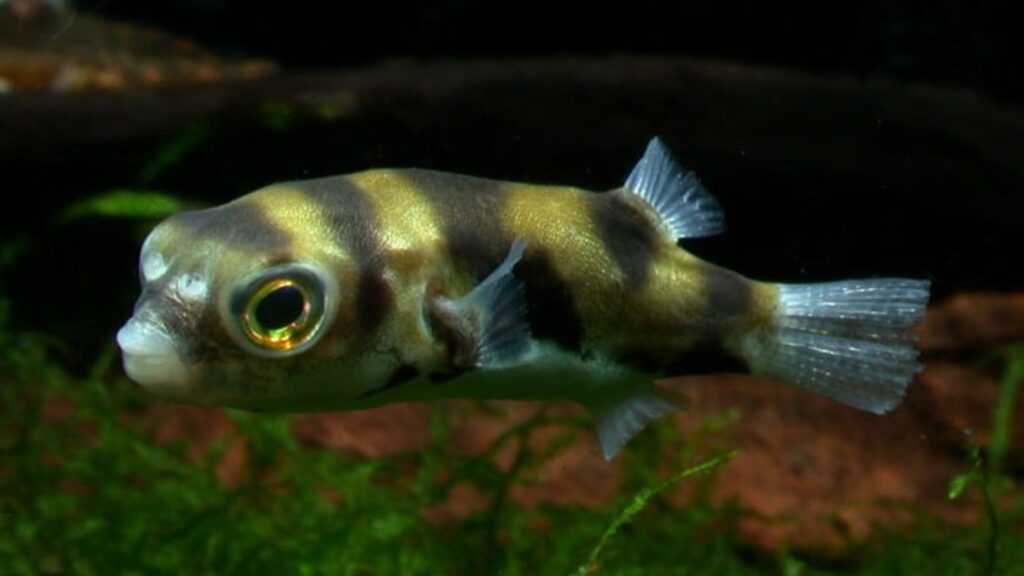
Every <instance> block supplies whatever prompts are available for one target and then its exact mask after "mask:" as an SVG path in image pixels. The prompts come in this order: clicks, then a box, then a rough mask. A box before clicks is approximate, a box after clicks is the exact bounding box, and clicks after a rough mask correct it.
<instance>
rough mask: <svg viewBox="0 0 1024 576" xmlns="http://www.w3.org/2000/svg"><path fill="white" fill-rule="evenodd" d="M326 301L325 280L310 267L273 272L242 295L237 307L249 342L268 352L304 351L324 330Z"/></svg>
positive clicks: (273, 353) (275, 353)
mask: <svg viewBox="0 0 1024 576" xmlns="http://www.w3.org/2000/svg"><path fill="white" fill-rule="evenodd" d="M326 300H327V296H326V294H325V290H324V288H323V285H322V282H321V281H320V279H319V278H318V277H317V275H316V274H313V273H311V271H310V270H307V269H304V268H299V267H296V268H291V269H287V268H286V269H284V270H273V271H270V272H268V273H267V274H264V275H262V276H261V277H260V278H257V279H256V280H255V281H254V282H252V283H250V284H249V287H248V289H247V290H245V291H244V292H243V294H242V301H240V302H239V304H241V306H239V307H238V308H239V309H240V310H239V311H240V318H239V320H240V322H239V323H240V324H241V326H240V327H241V329H242V330H241V331H242V333H243V334H244V336H245V340H247V341H248V342H247V343H248V344H254V345H255V346H256V349H257V350H259V351H262V352H263V353H265V354H269V355H274V356H278V355H289V354H294V353H298V352H301V351H302V350H305V349H306V348H308V347H309V346H311V345H312V344H313V342H314V338H315V337H316V336H317V335H318V334H319V333H320V332H322V328H323V327H324V324H325V322H324V318H325V315H326V314H325V312H326V310H327V308H328V302H327V301H326ZM250 347H251V346H250Z"/></svg>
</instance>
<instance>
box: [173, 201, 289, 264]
mask: <svg viewBox="0 0 1024 576" xmlns="http://www.w3.org/2000/svg"><path fill="white" fill-rule="evenodd" d="M167 222H168V225H169V226H170V227H171V228H172V229H173V230H177V231H179V232H180V233H184V235H185V236H186V237H187V238H189V239H190V240H193V241H195V240H198V241H204V240H211V241H215V242H219V243H222V244H223V245H224V246H226V247H227V248H231V249H238V250H244V251H247V252H256V253H260V254H263V255H278V254H281V253H284V252H286V251H287V250H288V247H289V245H290V244H291V239H290V237H289V236H288V234H286V233H285V232H283V231H282V230H280V229H278V228H277V226H275V225H274V224H273V223H272V222H271V221H270V220H268V219H267V217H266V215H265V214H264V212H263V209H262V208H260V207H259V206H257V205H255V204H252V203H249V202H232V203H228V204H224V205H222V206H217V207H215V208H208V209H206V210H196V211H192V212H181V213H178V214H175V215H174V216H171V217H170V218H169V219H168V220H167Z"/></svg>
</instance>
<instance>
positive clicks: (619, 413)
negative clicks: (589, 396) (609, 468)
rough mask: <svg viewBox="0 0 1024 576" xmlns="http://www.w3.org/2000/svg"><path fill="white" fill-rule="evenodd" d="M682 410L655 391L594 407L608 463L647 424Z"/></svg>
mask: <svg viewBox="0 0 1024 576" xmlns="http://www.w3.org/2000/svg"><path fill="white" fill-rule="evenodd" d="M678 408H679V406H678V405H676V404H675V403H674V402H672V401H671V400H668V399H667V398H663V397H661V396H659V395H658V394H656V393H655V392H654V391H653V390H650V389H648V390H641V391H638V392H635V393H633V394H631V395H629V396H625V397H621V398H620V399H618V400H616V401H609V402H604V403H597V404H592V405H591V406H590V409H591V411H592V412H593V415H594V425H595V427H596V429H597V439H598V441H600V443H601V452H602V453H603V454H604V458H605V460H611V459H612V458H614V457H615V455H616V454H618V453H619V450H620V449H621V448H622V446H623V445H625V444H626V442H628V441H629V439H630V438H632V437H633V436H636V435H637V434H638V433H640V431H641V430H643V429H644V427H646V426H647V424H648V423H650V422H652V421H654V420H657V419H658V418H660V417H661V416H663V415H664V414H666V413H668V412H672V411H673V410H677V409H678Z"/></svg>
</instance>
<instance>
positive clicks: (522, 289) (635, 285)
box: [117, 138, 929, 459]
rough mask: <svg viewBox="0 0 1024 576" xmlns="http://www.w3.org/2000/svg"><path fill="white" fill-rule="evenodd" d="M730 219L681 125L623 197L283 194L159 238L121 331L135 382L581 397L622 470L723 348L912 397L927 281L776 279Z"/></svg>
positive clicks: (557, 192) (638, 170) (473, 184)
mask: <svg viewBox="0 0 1024 576" xmlns="http://www.w3.org/2000/svg"><path fill="white" fill-rule="evenodd" d="M723 229H724V220H723V216H722V212H721V210H720V207H719V204H718V202H717V201H716V200H715V199H714V198H713V197H712V196H711V194H709V193H708V192H707V190H706V189H705V188H704V186H703V185H702V184H701V183H700V181H699V180H698V178H697V177H696V175H695V174H694V173H693V172H691V171H688V170H686V169H683V168H681V167H680V166H679V165H678V164H677V163H676V162H675V160H674V159H673V158H672V156H671V154H670V152H669V151H668V149H667V148H666V146H665V145H664V144H663V143H662V142H661V140H659V139H658V138H655V139H654V140H652V141H651V142H650V144H649V145H648V147H647V150H646V152H645V154H644V155H643V157H642V158H641V159H640V161H639V163H638V164H637V165H636V167H635V168H634V169H633V171H632V172H631V173H630V174H629V176H628V178H626V181H625V183H624V184H623V185H622V186H620V187H618V188H615V189H612V190H609V191H606V192H602V193H596V192H590V191H586V190H582V189H579V188H574V187H564V186H543V185H533V184H521V183H511V182H502V181H496V180H488V179H483V178H478V177H472V176H464V175H459V174H452V173H444V172H436V171H430V170H422V169H378V170H369V171H365V172H359V173H355V174H349V175H345V176H335V177H328V178H320V179H313V180H305V181H298V182H286V183H280V184H273V185H271V186H267V187H265V188H262V189H260V190H257V191H255V192H252V193H250V194H248V195H246V196H243V197H241V198H238V199H236V200H234V201H232V202H229V203H227V204H224V205H221V206H218V207H214V208H210V209H206V210H198V211H192V212H184V213H179V214H176V215H174V216H171V217H170V218H168V219H167V220H165V221H164V222H162V223H160V224H159V225H158V226H157V227H156V228H155V229H154V230H153V231H152V232H151V233H150V235H149V237H148V238H147V239H146V241H145V243H144V245H143V246H142V252H141V257H140V272H141V280H142V295H141V297H140V298H139V300H138V302H137V304H136V306H135V312H134V315H133V316H132V318H131V319H130V320H129V321H128V323H127V324H125V326H124V327H123V328H121V330H120V331H119V332H118V334H117V341H118V343H119V345H120V347H121V350H122V351H123V360H124V368H125V371H126V372H127V374H128V376H129V377H130V378H132V379H133V380H135V381H136V382H138V383H139V384H140V385H142V386H143V387H144V388H145V389H146V390H148V391H150V392H152V393H154V394H156V395H158V396H161V397H164V398H167V399H171V400H175V401H182V402H188V403H197V404H204V405H221V406H231V407H236V408H242V409H248V410H255V411H292V412H305V411H332V410H357V409H365V408H371V407H376V406H381V405H384V404H390V403H394V402H410V401H424V400H432V399H440V398H475V399H505V400H568V401H574V402H577V403H579V404H582V405H583V406H585V407H587V408H588V409H589V410H590V411H591V413H592V415H593V420H594V422H595V427H596V430H597V437H598V440H599V441H600V445H601V449H602V452H603V454H604V456H605V457H606V458H607V459H611V458H612V457H614V456H615V455H616V453H617V452H618V451H619V450H620V448H621V447H622V446H623V444H624V443H625V442H627V441H628V440H629V439H630V438H631V437H632V436H633V435H635V434H636V433H638V432H639V431H640V430H642V429H643V428H644V427H645V426H646V424H647V423H649V422H650V421H652V420H654V419H656V418H659V417H660V416H662V415H663V414H665V413H666V412H669V411H671V410H674V409H676V408H677V407H678V405H677V404H676V403H675V402H673V401H672V400H671V398H670V397H668V396H666V395H665V393H664V392H663V391H661V390H660V389H656V388H655V387H654V381H655V379H658V378H662V377H669V376H675V375H682V374H688V373H692V372H694V371H696V370H698V369H700V368H701V367H706V366H707V365H708V363H709V360H710V359H722V360H727V361H728V364H723V366H725V365H728V366H729V367H730V369H732V368H735V367H737V366H741V367H743V368H745V369H747V370H749V371H750V372H752V373H754V374H759V375H764V376H768V377H774V378H776V379H780V380H783V381H786V382H789V383H792V384H794V385H796V386H799V387H801V388H804V389H806V390H809V391H812V392H816V393H820V394H824V395H826V396H829V397H831V398H833V399H835V400H838V401H839V402H842V403H845V404H848V405H850V406H853V407H856V408H860V409H863V410H867V411H870V412H874V413H879V414H880V413H884V412H886V411H888V410H890V409H892V408H894V407H895V406H896V405H897V404H899V402H900V400H901V399H902V397H903V395H904V393H905V390H906V388H907V386H908V385H909V383H910V381H911V380H912V379H913V377H914V374H915V373H916V372H918V371H919V370H920V368H921V365H920V363H919V362H918V354H917V350H916V348H915V342H916V340H915V337H914V334H913V332H912V331H911V328H912V327H913V325H914V324H915V323H917V322H918V321H919V320H920V319H921V317H922V315H923V312H924V309H925V305H926V303H927V300H928V293H929V284H928V282H927V281H922V280H909V279H896V278H885V279H865V280H846V281H838V282H829V283H818V284H776V283H770V282H760V281H754V280H751V279H748V278H746V277H744V276H742V275H740V274H738V273H736V272H733V271H731V270H728V269H725V268H722V267H719V266H716V265H714V264H711V263H709V262H706V261H704V260H702V259H700V258H698V257H696V256H694V255H693V254H691V253H689V252H687V251H686V250H685V249H683V248H682V247H681V245H680V240H683V239H687V238H695V237H701V236H708V235H712V234H716V233H719V232H722V231H723ZM712 364H713V363H712Z"/></svg>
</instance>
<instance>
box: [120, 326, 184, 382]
mask: <svg viewBox="0 0 1024 576" xmlns="http://www.w3.org/2000/svg"><path fill="white" fill-rule="evenodd" d="M117 344H118V346H120V347H121V352H122V353H123V354H124V371H125V372H126V373H127V374H128V377H129V378H131V379H132V380H134V381H136V382H138V383H139V384H141V385H142V386H143V387H144V388H146V389H148V390H150V391H152V392H156V393H161V394H162V395H166V396H176V395H180V394H181V393H182V392H183V391H184V388H185V386H186V385H187V384H188V372H189V370H188V367H187V366H186V365H185V363H184V362H183V361H182V360H181V357H180V356H179V355H178V351H177V350H176V349H175V346H174V340H173V339H172V338H171V336H170V335H169V334H167V332H166V331H165V330H164V329H163V328H162V327H160V326H159V325H157V324H155V323H153V322H151V321H147V320H140V319H138V318H132V319H131V320H129V321H128V323H127V324H125V325H124V327H123V328H121V329H120V330H119V331H118V332H117Z"/></svg>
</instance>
